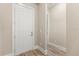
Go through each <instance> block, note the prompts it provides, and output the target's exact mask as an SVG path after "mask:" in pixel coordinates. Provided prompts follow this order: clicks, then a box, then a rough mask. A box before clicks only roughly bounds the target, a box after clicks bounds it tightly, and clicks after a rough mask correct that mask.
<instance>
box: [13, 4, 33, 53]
mask: <svg viewBox="0 0 79 59" xmlns="http://www.w3.org/2000/svg"><path fill="white" fill-rule="evenodd" d="M14 8H15V9H14V19H15V21H14V23H15V24H14V25H15V26H14V27H15V53H21V52H24V51H28V50H32V48H33V41H34V40H33V27H34V8H33V7H31V6H26V7H23V6H20V5H15V6H14Z"/></svg>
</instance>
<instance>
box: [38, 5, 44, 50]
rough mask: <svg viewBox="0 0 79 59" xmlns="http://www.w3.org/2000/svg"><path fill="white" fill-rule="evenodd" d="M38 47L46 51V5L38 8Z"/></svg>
mask: <svg viewBox="0 0 79 59" xmlns="http://www.w3.org/2000/svg"><path fill="white" fill-rule="evenodd" d="M38 45H39V46H40V47H42V48H43V49H45V4H39V6H38Z"/></svg>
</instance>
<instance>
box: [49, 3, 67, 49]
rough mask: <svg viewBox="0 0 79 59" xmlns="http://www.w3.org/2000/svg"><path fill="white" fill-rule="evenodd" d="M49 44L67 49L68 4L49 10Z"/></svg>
mask: <svg viewBox="0 0 79 59" xmlns="http://www.w3.org/2000/svg"><path fill="white" fill-rule="evenodd" d="M48 10H49V17H50V18H49V26H50V28H49V43H53V44H56V45H58V46H60V47H63V48H66V4H62V3H61V4H55V5H54V6H53V7H52V8H49V9H48Z"/></svg>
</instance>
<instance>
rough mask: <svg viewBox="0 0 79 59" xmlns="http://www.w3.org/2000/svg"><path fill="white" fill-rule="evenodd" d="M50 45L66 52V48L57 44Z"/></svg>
mask: <svg viewBox="0 0 79 59" xmlns="http://www.w3.org/2000/svg"><path fill="white" fill-rule="evenodd" d="M48 45H51V46H54V47H56V48H57V49H59V50H61V51H64V52H66V48H65V47H62V46H59V45H56V44H54V43H50V42H49V43H48Z"/></svg>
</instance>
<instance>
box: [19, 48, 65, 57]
mask: <svg viewBox="0 0 79 59" xmlns="http://www.w3.org/2000/svg"><path fill="white" fill-rule="evenodd" d="M47 53H48V54H47V56H65V54H66V53H65V52H63V51H60V50H58V49H56V48H55V47H53V49H51V48H49V49H48V52H47ZM18 56H45V55H44V54H43V53H42V52H41V51H40V50H38V49H35V50H32V51H28V52H24V53H21V54H19V55H18Z"/></svg>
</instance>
